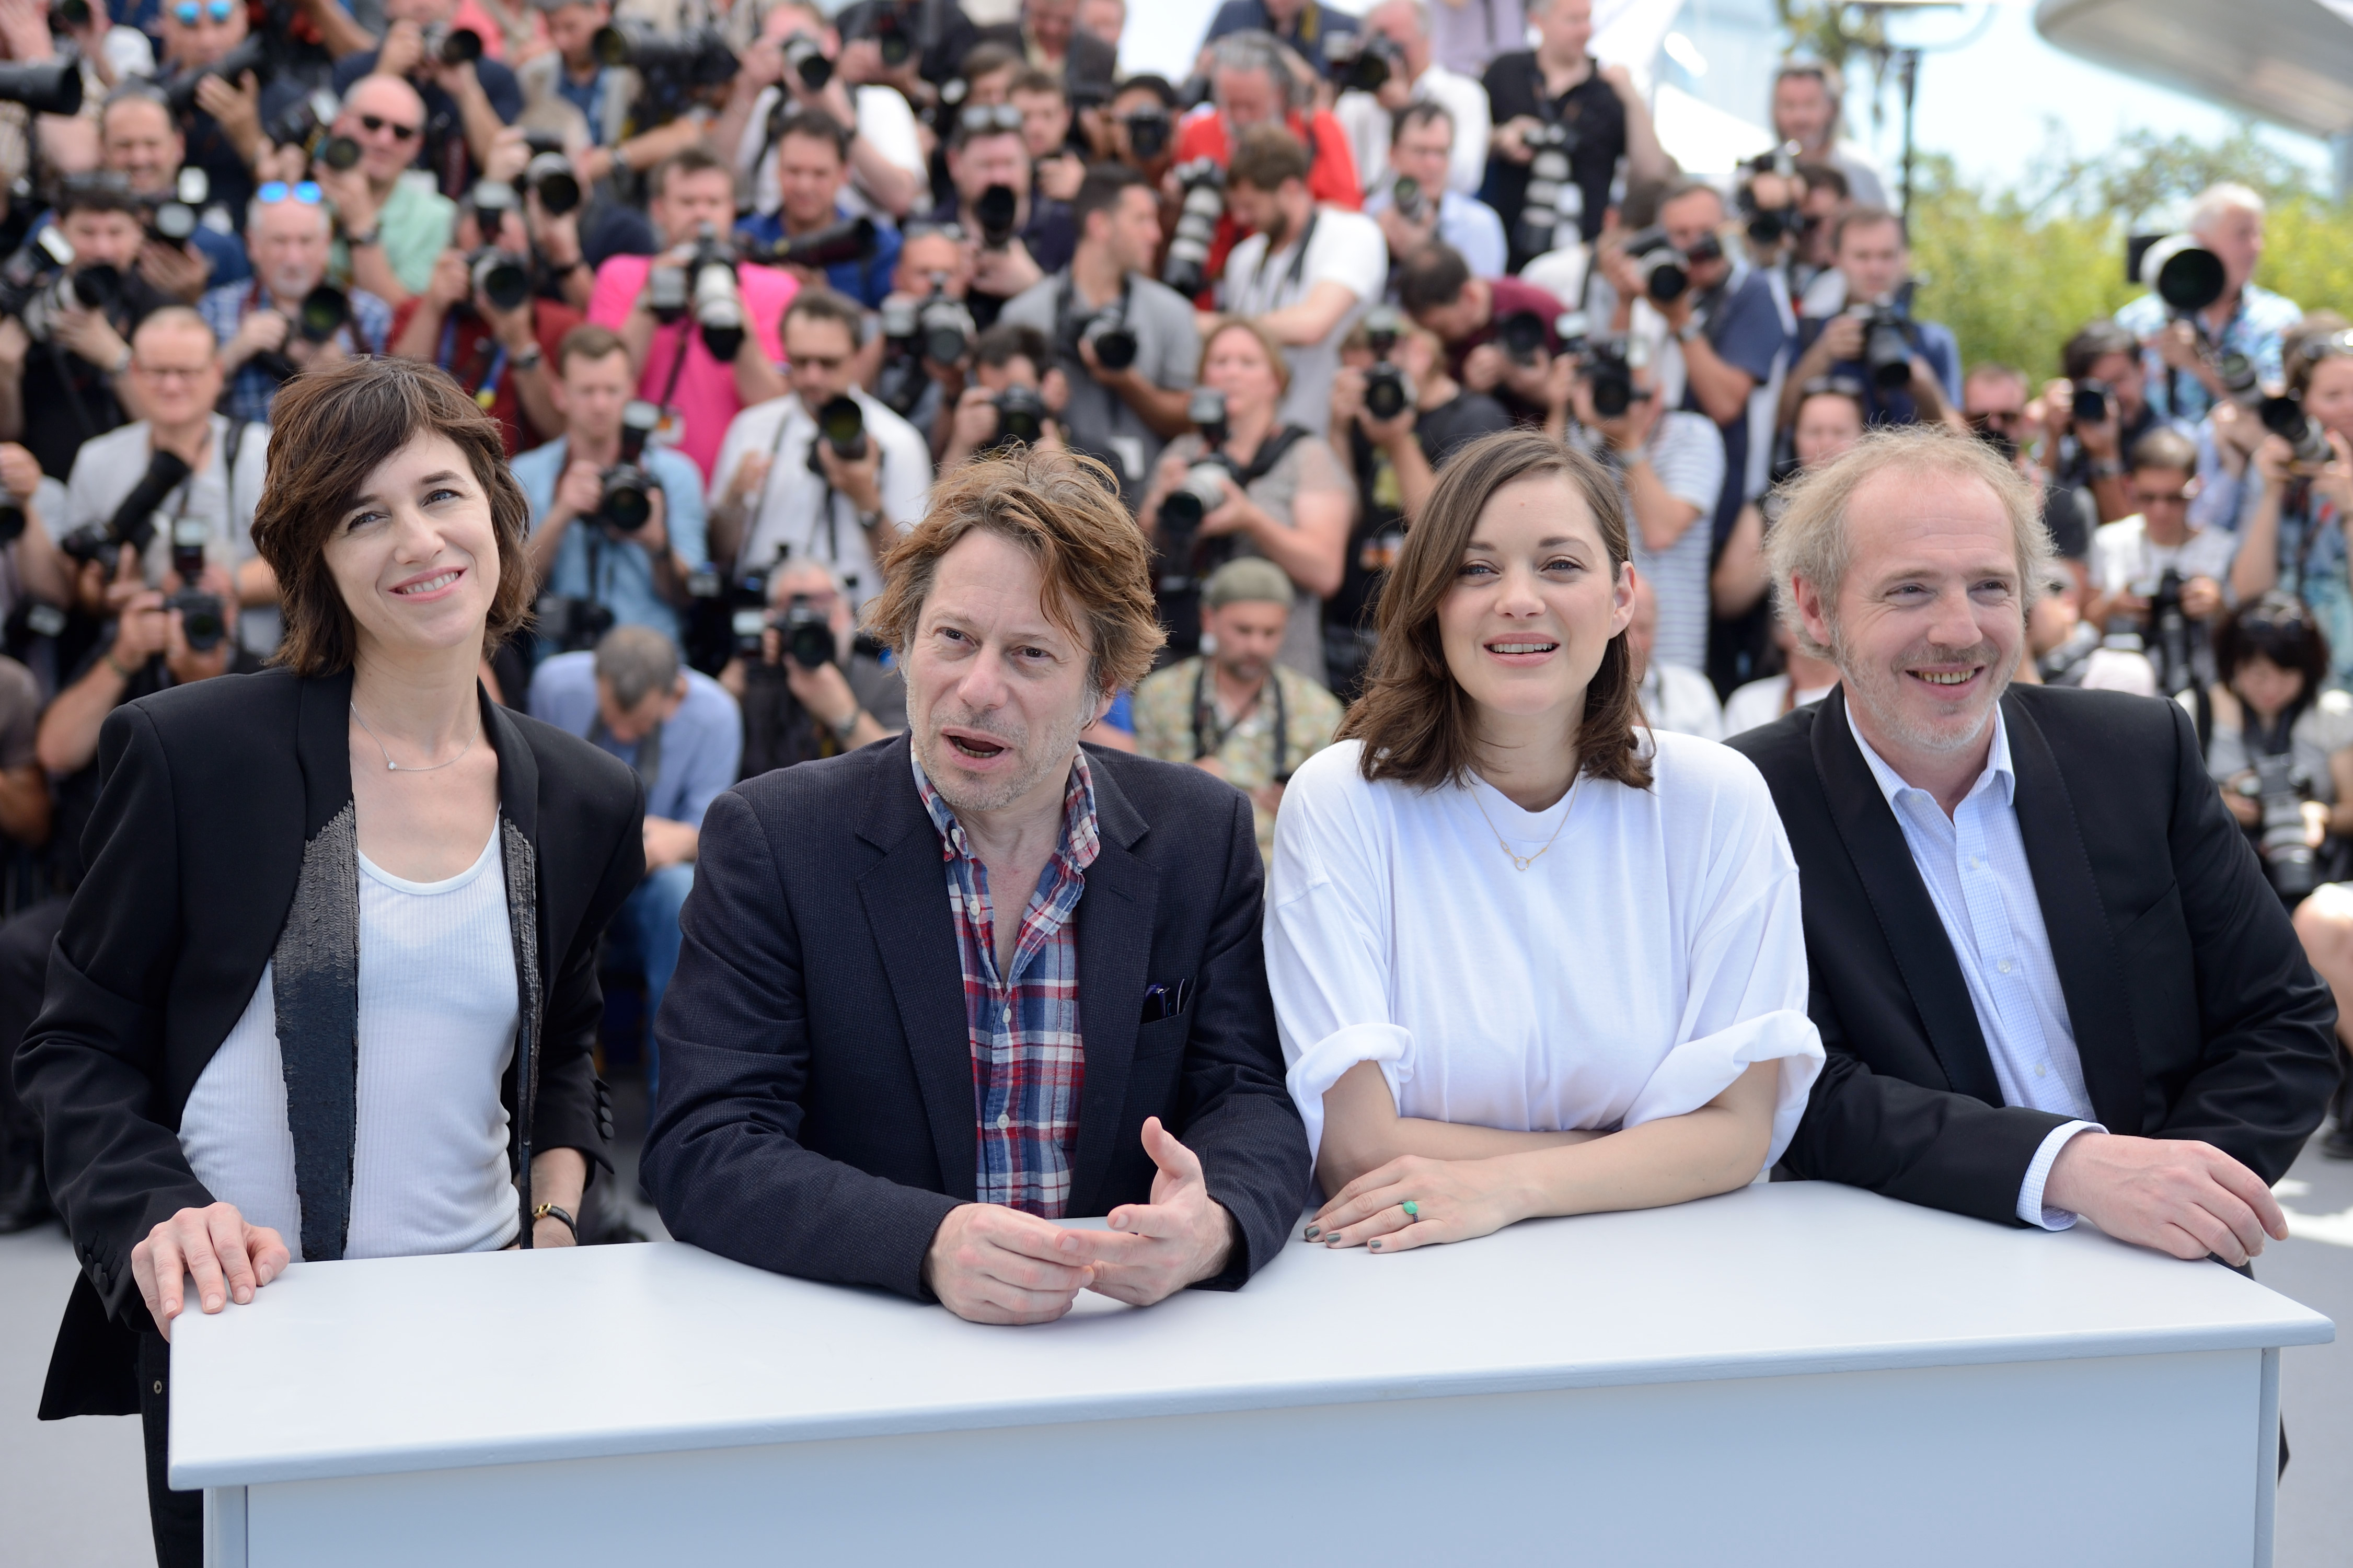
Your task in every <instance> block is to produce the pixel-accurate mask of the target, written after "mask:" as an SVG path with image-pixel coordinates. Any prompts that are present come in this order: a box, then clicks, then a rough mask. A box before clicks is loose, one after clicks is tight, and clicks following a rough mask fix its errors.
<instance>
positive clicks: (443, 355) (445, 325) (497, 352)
mask: <svg viewBox="0 0 2353 1568" xmlns="http://www.w3.org/2000/svg"><path fill="white" fill-rule="evenodd" d="M492 342H493V344H494V346H493V348H492V350H491V368H490V369H489V370H488V371H487V372H485V373H484V374H483V376H482V385H481V389H480V391H478V392H476V393H475V394H474V403H475V405H476V406H477V407H479V408H480V409H481V410H482V411H483V412H484V413H485V414H487V413H489V412H490V408H491V404H493V403H496V402H497V401H498V400H499V378H500V377H501V375H504V374H506V368H507V346H506V344H504V343H501V342H497V341H496V340H495V339H493V340H492ZM457 357H458V318H457V317H455V316H451V317H448V318H447V319H446V320H444V321H442V323H441V352H440V353H437V354H436V355H434V356H433V363H436V364H438V365H439V366H440V367H441V368H442V369H443V370H446V371H448V372H449V373H450V374H452V375H455V374H457V371H456V369H455V368H454V363H455V361H456V359H457Z"/></svg>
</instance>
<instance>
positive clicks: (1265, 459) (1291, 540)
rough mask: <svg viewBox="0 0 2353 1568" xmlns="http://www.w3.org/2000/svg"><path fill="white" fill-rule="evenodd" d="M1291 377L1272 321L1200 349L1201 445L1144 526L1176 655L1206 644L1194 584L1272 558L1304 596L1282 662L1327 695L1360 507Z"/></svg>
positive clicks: (1140, 517) (1184, 446)
mask: <svg viewBox="0 0 2353 1568" xmlns="http://www.w3.org/2000/svg"><path fill="white" fill-rule="evenodd" d="M1270 129H1271V128H1270ZM1278 134H1279V132H1278ZM1291 375H1292V371H1291V366H1290V363H1289V362H1288V361H1287V360H1286V359H1285V358H1284V356H1283V353H1282V344H1281V343H1279V342H1276V341H1275V338H1274V335H1273V333H1272V332H1271V331H1269V330H1268V328H1267V324H1266V323H1265V322H1264V321H1259V320H1255V319H1252V318H1249V317H1229V318H1227V319H1226V320H1224V321H1219V322H1217V323H1215V324H1214V325H1213V326H1212V327H1211V328H1210V329H1209V331H1208V334H1207V335H1206V336H1205V337H1204V338H1203V339H1202V342H1201V373H1200V382H1201V389H1200V391H1198V392H1197V393H1196V394H1194V414H1193V421H1194V424H1195V425H1196V426H1198V433H1197V434H1194V435H1187V436H1179V437H1176V439H1175V440H1174V441H1171V442H1170V443H1168V449H1167V450H1166V452H1164V453H1162V454H1161V458H1160V466H1159V468H1157V469H1155V471H1154V473H1153V478H1152V487H1151V489H1148V490H1147V491H1145V497H1144V503H1143V505H1142V506H1141V507H1139V508H1138V509H1137V511H1136V521H1138V522H1139V523H1141V524H1142V525H1143V528H1144V532H1145V537H1146V538H1147V539H1150V540H1152V541H1153V542H1154V544H1155V549H1156V550H1157V552H1158V553H1159V556H1160V573H1161V575H1160V615H1161V621H1162V624H1163V625H1164V626H1166V627H1167V628H1168V644H1169V647H1170V648H1171V649H1172V650H1173V651H1174V652H1175V653H1176V654H1177V655H1178V656H1179V657H1182V656H1184V655H1186V654H1189V653H1191V652H1192V651H1193V649H1194V647H1196V646H1197V644H1198V638H1199V637H1200V622H1199V616H1198V613H1197V611H1196V610H1195V608H1194V601H1193V594H1192V592H1190V591H1189V590H1191V589H1192V586H1193V584H1198V582H1199V581H1200V580H1202V579H1204V578H1206V577H1208V574H1210V573H1211V572H1212V571H1214V570H1215V569H1216V568H1217V567H1218V566H1219V565H1222V564H1223V563H1225V562H1227V561H1228V560H1230V559H1232V558H1233V557H1235V556H1237V555H1262V556H1264V557H1266V558H1267V559H1268V560H1270V561H1271V562H1273V563H1275V564H1276V565H1277V566H1280V567H1282V570H1283V572H1284V574H1286V575H1288V576H1289V577H1290V579H1291V582H1292V586H1293V590H1294V593H1293V600H1292V616H1291V619H1290V622H1289V623H1288V625H1287V626H1286V628H1285V630H1284V632H1283V641H1282V653H1281V656H1280V658H1281V660H1282V663H1284V664H1286V665H1288V666H1290V667H1291V668H1293V669H1295V670H1297V671H1298V672H1299V673H1300V674H1302V675H1303V676H1305V677H1307V679H1310V680H1313V681H1314V682H1315V683H1316V684H1317V685H1319V686H1324V687H1327V688H1328V687H1329V686H1330V685H1331V681H1330V679H1329V678H1328V677H1327V675H1326V673H1325V668H1324V631H1323V619H1324V600H1325V599H1327V598H1329V597H1330V596H1331V595H1334V594H1335V593H1337V592H1338V591H1339V588H1340V582H1341V577H1342V560H1341V557H1342V554H1343V552H1345V550H1346V549H1347V544H1348V522H1349V519H1350V517H1351V516H1352V515H1353V514H1354V512H1355V510H1356V492H1355V489H1354V488H1353V487H1352V486H1351V485H1350V484H1349V482H1348V475H1347V470H1345V468H1341V466H1340V459H1339V458H1337V457H1335V455H1334V454H1333V451H1332V448H1331V447H1329V446H1327V445H1325V443H1324V437H1321V436H1317V435H1314V434H1311V433H1310V432H1309V431H1308V430H1307V429H1306V427H1304V426H1300V425H1296V424H1293V423H1292V422H1291V421H1290V420H1289V419H1287V418H1286V417H1284V410H1285V409H1287V408H1288V407H1289V406H1290V400H1289V398H1288V396H1287V395H1286V394H1287V393H1288V392H1289V391H1290V382H1291ZM1325 396H1326V397H1327V398H1328V397H1329V396H1330V394H1329V393H1328V392H1327V393H1326V394H1325ZM1174 584H1182V585H1183V586H1181V587H1180V586H1175V585H1174Z"/></svg>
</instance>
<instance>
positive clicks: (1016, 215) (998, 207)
mask: <svg viewBox="0 0 2353 1568" xmlns="http://www.w3.org/2000/svg"><path fill="white" fill-rule="evenodd" d="M972 216H973V221H974V222H976V223H977V224H978V225H980V247H981V248H982V249H983V250H1003V249H1004V248H1005V247H1007V246H1008V245H1011V244H1012V243H1013V231H1014V227H1015V226H1016V225H1018V223H1019V222H1020V221H1021V194H1020V193H1019V192H1018V191H1016V190H1015V189H1014V188H1013V187H1012V186H1011V185H991V186H989V187H988V188H987V190H985V191H983V192H981V193H980V195H979V196H978V197H977V198H976V199H975V201H974V202H973V204H972Z"/></svg>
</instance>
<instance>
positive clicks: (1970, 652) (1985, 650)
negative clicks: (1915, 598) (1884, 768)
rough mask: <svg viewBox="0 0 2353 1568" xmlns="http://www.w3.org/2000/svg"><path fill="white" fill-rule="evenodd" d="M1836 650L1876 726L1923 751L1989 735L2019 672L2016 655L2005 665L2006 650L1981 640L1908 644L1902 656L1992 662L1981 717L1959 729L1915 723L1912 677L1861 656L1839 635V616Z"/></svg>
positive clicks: (1852, 701) (1964, 745) (1850, 686)
mask: <svg viewBox="0 0 2353 1568" xmlns="http://www.w3.org/2000/svg"><path fill="white" fill-rule="evenodd" d="M1830 651H1831V663H1832V664H1834V665H1836V666H1837V667H1838V672H1839V679H1840V681H1841V684H1843V685H1844V686H1845V688H1846V690H1847V701H1848V703H1849V705H1850V706H1857V707H1860V708H1862V711H1863V715H1864V717H1866V718H1867V719H1869V720H1870V721H1871V725H1872V727H1873V729H1876V730H1878V731H1881V732H1882V733H1883V734H1885V735H1886V736H1888V737H1889V738H1890V739H1892V740H1894V741H1898V742H1902V743H1903V744H1905V746H1907V747H1910V748H1911V749H1913V750H1914V751H1920V752H1959V751H1965V750H1967V749H1968V747H1970V746H1973V745H1975V744H1976V743H1977V742H1978V741H1979V740H1980V739H1982V738H1983V737H1984V735H1985V731H1986V725H1988V724H1989V723H1990V722H1992V721H1993V712H1994V707H1995V705H1996V704H1997V703H1999V702H2000V700H2001V694H2002V693H2003V692H2005V691H2007V690H2009V689H2010V679H2011V677H2012V676H2014V675H2015V674H2016V673H2017V665H2016V663H2015V662H2014V661H2013V663H2012V664H2011V666H2010V668H2009V669H2008V670H2003V669H2001V668H2000V649H1998V648H1996V647H1994V646H1993V645H1992V644H1990V643H1986V642H1978V643H1975V644H1973V645H1971V646H1970V647H1966V648H1947V647H1943V646H1942V645H1941V644H1936V643H1926V644H1922V643H1915V644H1913V645H1912V646H1911V647H1907V648H1905V650H1904V652H1903V654H1902V656H1901V657H1900V658H1899V660H1898V662H1901V663H1907V664H1973V663H1982V664H1983V665H1984V666H1985V667H1986V673H1987V676H1988V678H1989V695H1988V697H1987V698H1986V700H1985V706H1984V707H1983V708H1982V709H1981V710H1979V711H1978V722H1977V723H1976V724H1973V725H1971V726H1970V727H1969V729H1968V731H1967V732H1966V733H1953V732H1948V731H1944V730H1941V729H1924V728H1922V727H1921V726H1919V725H1917V724H1915V723H1914V722H1913V721H1911V719H1910V718H1909V717H1908V716H1907V715H1906V714H1905V711H1904V705H1903V682H1904V681H1905V679H1907V678H1906V677H1905V676H1902V675H1898V674H1894V673H1893V672H1892V671H1890V670H1889V669H1888V668H1887V667H1886V666H1884V665H1882V664H1876V663H1873V662H1869V661H1866V660H1864V659H1861V658H1856V657H1855V653H1854V650H1853V649H1852V647H1848V646H1847V643H1846V640H1845V639H1844V638H1843V637H1841V636H1840V635H1839V629H1838V626H1837V623H1835V622H1833V623H1831V649H1830ZM1980 655H1982V656H1983V657H1982V658H1980ZM1858 699H1859V700H1858Z"/></svg>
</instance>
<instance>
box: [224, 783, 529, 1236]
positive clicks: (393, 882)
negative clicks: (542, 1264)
mask: <svg viewBox="0 0 2353 1568" xmlns="http://www.w3.org/2000/svg"><path fill="white" fill-rule="evenodd" d="M499 849H500V844H499V833H498V830H497V828H495V827H493V828H492V829H491V837H490V842H489V843H487V844H485V845H484V846H483V847H482V853H481V854H480V856H479V857H478V858H476V859H475V861H474V863H473V865H471V866H470V867H469V868H466V869H465V870H463V871H460V872H459V873H458V875H456V876H455V877H451V878H449V879H447V880H446V881H440V882H411V881H406V880H404V879H401V878H398V877H395V876H393V875H392V874H390V873H389V872H387V871H385V870H383V869H382V868H379V867H378V866H376V865H375V862H373V861H371V860H370V859H369V858H367V857H366V856H364V855H362V856H360V857H359V868H360V932H359V935H360V973H359V1114H358V1121H357V1124H356V1126H355V1129H354V1137H353V1151H352V1207H351V1228H350V1232H349V1234H348V1237H347V1238H346V1240H345V1242H344V1246H343V1256H344V1257H346V1258H413V1257H418V1256H422V1255H425V1254H429V1253H443V1252H488V1251H491V1250H493V1249H495V1248H498V1247H504V1246H505V1245H506V1244H507V1243H508V1242H510V1241H512V1240H513V1239H514V1238H515V1234H516V1232H517V1231H518V1230H519V1229H520V1228H521V1221H520V1220H519V1219H518V1217H517V1215H516V1213H515V1188H514V1181H513V1178H512V1176H511V1175H510V1174H509V1173H508V1168H507V1111H506V1107H505V1106H504V1105H502V1104H501V1103H500V1100H499V1088H500V1084H501V1080H503V1079H504V1078H505V1077H506V1072H507V1068H508V1067H509V1066H510V1065H511V1064H512V1061H513V1059H514V1037H515V1025H516V1022H517V1020H518V1019H519V1018H520V1016H521V1008H520V1006H519V1005H518V999H517V995H516V991H515V963H514V937H513V933H512V930H511V929H510V927H509V926H508V923H507V885H506V878H505V877H504V875H503V874H502V872H501V856H500V853H499ZM273 979H274V966H265V967H264V968H263V970H262V972H261V983H260V984H259V985H257V986H255V987H254V990H253V997H252V1000H250V1001H248V1003H247V1004H246V1005H245V1013H244V1015H243V1016H241V1017H239V1018H238V1019H237V1025H236V1026H235V1027H233V1028H231V1029H230V1030H229V1032H228V1037H227V1038H226V1039H224V1040H223V1041H222V1042H221V1044H220V1049H219V1050H217V1051H216V1052H214V1053H213V1059H212V1060H211V1061H209V1062H207V1063H206V1065H205V1070H204V1072H203V1073H202V1074H201V1075H199V1076H198V1078H197V1079H196V1084H195V1089H192V1090H190V1091H189V1094H188V1104H187V1109H186V1110H184V1111H183V1112H182V1113H181V1117H180V1148H181V1151H182V1152H184V1153H185V1154H186V1156H187V1159H188V1167H189V1169H191V1170H192V1171H194V1172H195V1175H196V1180H198V1181H200V1182H202V1183H203V1184H205V1187H206V1190H207V1191H209V1192H210V1193H211V1194H213V1196H214V1197H216V1198H218V1199H220V1200H222V1201H223V1202H226V1203H231V1204H235V1205H237V1208H238V1210H239V1211H240V1212H241V1213H243V1215H245V1217H246V1220H247V1222H248V1224H252V1225H260V1226H269V1227H270V1228H271V1229H273V1230H275V1231H277V1232H278V1234H279V1236H280V1237H281V1238H282V1239H283V1240H284V1241H285V1243H286V1245H287V1247H288V1249H289V1250H290V1251H292V1252H294V1253H295V1254H296V1255H297V1256H300V1254H301V1247H302V1210H301V1202H300V1200H299V1198H298V1197H297V1195H296V1192H295V1187H294V1135H293V1133H292V1132H290V1131H288V1129H287V1125H286V1071H285V1067H284V1064H283V1060H282V1058H280V1055H279V1050H278V1009H277V1003H276V1000H275V997H274V994H273V993H272V991H271V984H272V981H273Z"/></svg>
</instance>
